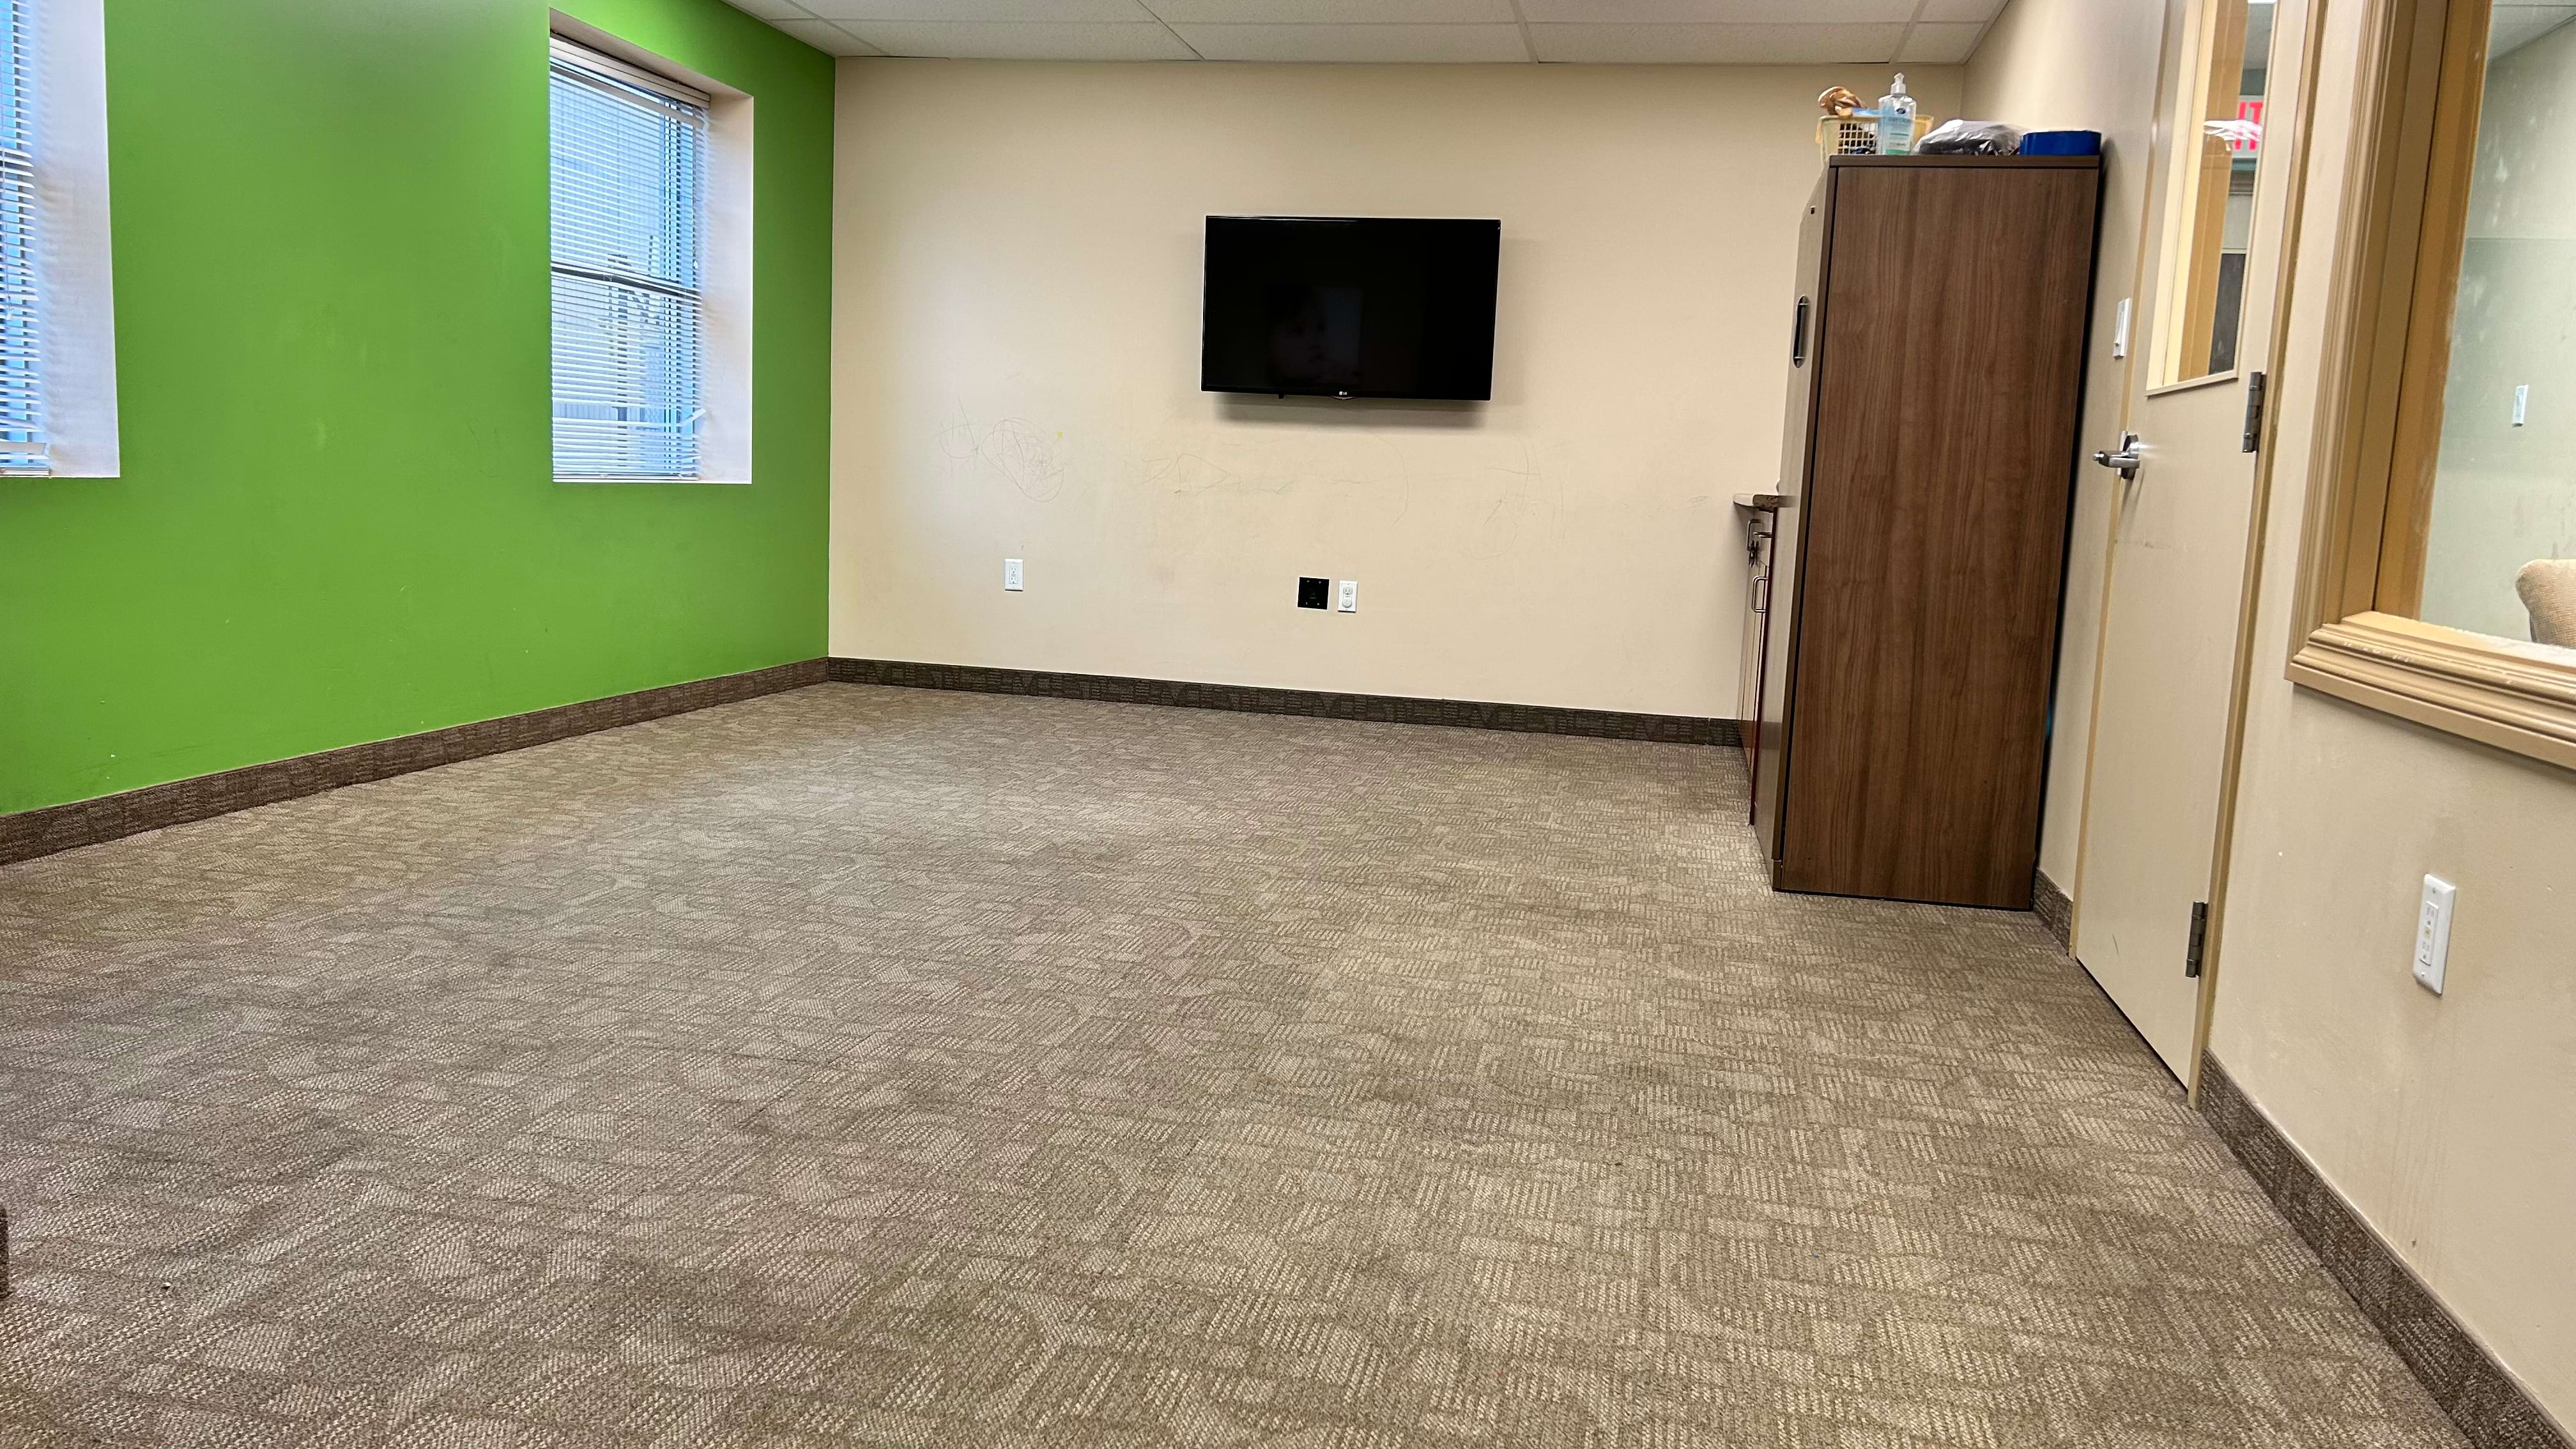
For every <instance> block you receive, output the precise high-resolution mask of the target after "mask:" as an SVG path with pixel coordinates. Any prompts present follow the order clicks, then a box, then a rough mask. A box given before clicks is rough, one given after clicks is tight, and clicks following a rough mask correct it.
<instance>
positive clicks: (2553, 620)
mask: <svg viewBox="0 0 2576 1449" xmlns="http://www.w3.org/2000/svg"><path fill="white" fill-rule="evenodd" d="M2571 22H2576V3H2568V4H2552V5H2519V4H2518V5H2498V6H2496V7H2495V10H2494V19H2493V22H2492V27H2493V28H2492V30H2491V32H2490V34H2489V36H2488V41H2487V69H2486V86H2485V102H2484V105H2483V107H2482V108H2481V110H2480V112H2479V120H2478V140H2477V164H2476V170H2475V172H2474V174H2473V176H2472V178H2471V180H2470V183H2469V214H2468V225H2467V227H2466V229H2465V230H2466V235H2465V238H2464V241H2463V245H2462V248H2461V254H2460V278H2459V292H2458V299H2457V301H2456V302H2455V303H2454V305H2453V311H2452V316H2451V347H2450V364H2449V375H2448V378H2447V380H2446V382H2445V384H2444V387H2443V395H2442V414H2441V442H2440V450H2439V453H2438V455H2437V460H2436V462H2435V464H2434V472H2433V480H2432V487H2431V488H2430V489H2429V490H2427V498H2426V501H2425V503H2424V505H2423V506H2424V516H2423V517H2422V518H2420V519H2416V520H2403V519H2392V520H2391V521H2390V522H2391V524H2392V530H2391V531H2392V532H2397V531H2399V530H2401V529H2403V528H2405V527H2406V526H2407V525H2409V524H2410V523H2411V524H2412V525H2413V526H2415V527H2417V528H2420V529H2422V530H2423V538H2424V545H2423V547H2424V555H2423V594H2422V599H2421V606H2420V608H2419V609H2418V610H2416V611H2415V612H2416V616H2417V617H2418V618H2421V619H2423V620H2424V621H2425V622H2427V623H2432V624H2443V625H2448V626H2450V627H2452V628H2456V629H2466V630H2470V631H2472V632H2474V633H2479V634H2490V635H2496V636H2500V637H2503V638H2507V639H2518V640H2532V641H2535V642H2538V643H2543V644H2550V645H2555V646H2558V647H2561V648H2576V152H2571V151H2570V150H2569V149H2568V148H2567V146H2566V145H2565V143H2564V141H2565V129H2564V128H2565V121H2564V116H2565V113H2566V97H2567V95H2568V93H2569V88H2570V87H2571V86H2576V24H2571ZM2398 602H2403V601H2402V600H2401V601H2398Z"/></svg>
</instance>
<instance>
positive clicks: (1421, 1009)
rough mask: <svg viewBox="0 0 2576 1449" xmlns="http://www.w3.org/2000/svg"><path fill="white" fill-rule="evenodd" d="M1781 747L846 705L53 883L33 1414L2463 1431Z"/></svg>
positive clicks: (1275, 1432)
mask: <svg viewBox="0 0 2576 1449" xmlns="http://www.w3.org/2000/svg"><path fill="white" fill-rule="evenodd" d="M1743 813H1744V785H1743V777H1742V768H1741V763H1740V761H1739V760H1738V758H1737V757H1736V756H1735V755H1734V754H1733V753H1732V752H1729V751H1724V750H1716V749H1700V748H1690V747H1683V746H1669V745H1648V744H1632V743H1622V742H1613V741H1599V740H1584V739H1567V738H1555V737H1542V736H1528V735H1510V734H1493V733H1482V732H1476V731H1468V730H1450V729H1434V728H1420V727H1407V726H1395V725H1371V724H1355V723H1346V722H1337V721H1322V720H1305V719H1288V718H1274V717H1262V716H1250V715H1234V714H1219V713H1202V712H1196V711H1187V710H1165V709H1154V708H1147V707H1137V706H1120V705H1101V704H1091V703H1082V702H1074V701H1060V700H1044V699H1026V698H1004V697H990V696H976V695H957V694H937V693H928V692H919V691H908V690H894V689H874V688H865V687H859V686H848V685H833V686H824V687H819V688H813V689H806V690H801V691H798V692H795V693H792V694H785V695H778V696H773V697H770V698H766V699H761V700H756V701H753V702H750V703H746V704H740V705H733V706H728V707H725V708H721V709H715V710H709V711H706V712H703V713H699V714H694V715H688V716H683V717H678V718H673V719H668V720H663V721H660V722H657V723H653V724H648V725H642V726H637V727H634V728H630V729H624V730H618V731H614V732H611V733H607V734H601V735H593V736H588V737H585V738H581V739H576V740H569V741H565V742H562V743H558V744H553V745H548V746H544V747H542V748H538V749H532V750H526V751H522V752H519V753H515V754H510V755H504V756H497V757H493V758H490V759H485V760H480V761H476V762H473V763H469V764H462V765H455V766H450V767H448V768H445V769H441V770H436V771H432V772H429V773H425V774H418V775H411V776H406V777H403V778H401V779H396V780H389V781H385V782H381V783H378V784H373V785H367V786H362V787H359V788H355V789H349V790H343V791H339V792H336V793H332V794H328V795H323V796H317V797H313V798H310V799H306V800H302V801H297V802H293V803H289V804H285V805H279V806H272V807H269V808H266V809H262V810H257V811H252V812H248V813H245V814H240V815H235V816H230V817H226V818H223V819H219V820H213V821H208V822H205V823H202V824H197V825H192V826H186V827H182V828H179V829H174V830H168V831H164V832H161V833H158V834H155V835H149V836H141V837H136V838H133V839H130V840H125V841H120V842H117V843H114V844H110V845H105V846H99V847H95V848H91V849H87V850H82V851H77V852H73V853H69V854H65V855H59V856H54V857H51V858H47V859H43V860H38V861H33V862H29V863H27V864H24V865H19V866H13V867H10V868H8V869H6V870H0V1202H5V1203H6V1204H7V1206H8V1209H9V1214H10V1226H11V1237H12V1240H13V1248H14V1252H13V1260H14V1265H15V1270H16V1292H15V1294H14V1295H13V1296H11V1297H10V1298H9V1299H7V1300H6V1301H5V1302H0V1444H5V1445H9V1446H13V1449H19V1446H27V1449H34V1446H43V1449H53V1446H68V1445H87V1444H98V1443H108V1444H135V1445H147V1444H148V1445H223V1446H259V1449H270V1446H302V1445H314V1446H335V1449H336V1446H351V1449H359V1446H380V1445H382V1446H403V1449H434V1446H438V1449H443V1446H451V1445H453V1446H473V1449H503V1446H510V1449H516V1446H593V1445H595V1446H610V1445H617V1446H626V1445H667V1446H683V1445H685V1446H722V1445H751V1444H759V1445H786V1446H794V1445H811V1446H822V1445H852V1444H867V1445H907V1446H939V1449H980V1446H1002V1449H1018V1446H1028V1449H1038V1446H1049V1449H1055V1446H1062V1449H1072V1446H1146V1445H1192V1446H1199V1445H1207V1446H1283V1449H1284V1446H1295V1449H1374V1446H1443V1445H1497V1446H1560V1445H1561V1446H1575V1445H1583V1446H1631V1449H1676V1446H1685V1445H1689V1446H1701V1445H1725V1446H1746V1449H1756V1446H1758V1449H1769V1446H1798V1449H1824V1446H1832V1449H1928V1446H1936V1445H1937V1446H1997V1449H2010V1446H2022V1445H2084V1446H2133V1449H2198V1446H2208V1445H2277V1446H2291V1445H2302V1446H2304V1445H2320V1446H2322V1445H2333V1446H2375V1445H2388V1446H2396V1445H2406V1446H2420V1445H2446V1444H2456V1443H2458V1442H2459V1441H2458V1440H2457V1438H2456V1436H2455V1435H2454V1433H2453V1431H2452V1430H2451V1429H2450V1427H2449V1426H2448V1424H2447V1423H2446V1422H2445V1421H2444V1420H2442V1419H2441V1418H2440V1416H2439V1414H2438V1411H2437V1410H2436V1409H2435V1408H2434V1407H2433V1405H2432V1404H2431V1402H2430V1401H2429V1400H2428V1399H2427V1398H2426V1397H2425V1396H2424V1394H2423V1393H2422V1392H2421V1390H2420V1389H2419V1388H2418V1387H2417V1385H2416V1384H2415V1382H2414V1381H2413V1380H2412V1379H2411V1378H2409V1377H2408V1376H2407V1374H2406V1373H2405V1371H2404V1370H2403V1368H2402V1367H2401V1366H2400V1365H2399V1364H2398V1362H2397V1360H2396V1359H2395V1358H2394V1357H2393V1356H2392V1355H2391V1354H2390V1353H2389V1352H2388V1350H2387V1349H2386V1348H2385V1347H2384V1346H2383V1345H2382V1343H2381V1342H2380V1341H2379V1339H2378V1338H2377V1337H2376V1336H2375V1335H2374V1334H2373V1332H2372V1331H2371V1329H2370V1327H2369V1326H2368V1324H2367V1323H2365V1322H2364V1320H2363V1319H2362V1317H2361V1315H2360V1313H2359V1312H2358V1311H2357V1310H2356V1309H2355V1308H2354V1307H2353V1306H2352V1305H2351V1304H2350V1302H2348V1301H2347V1300H2346V1299H2345V1298H2344V1297H2343V1296H2342V1295H2341V1293H2340V1292H2339V1291H2338V1290H2337V1289H2336V1288H2335V1287H2334V1286H2333V1285H2332V1284H2331V1283H2330V1282H2329V1281H2328V1279H2327V1278H2326V1277H2325V1275H2324V1273H2323V1271H2322V1270H2321V1269H2320V1268H2319V1267H2318V1266H2317V1264H2316V1262H2315V1260H2314V1259H2313V1258H2312V1257H2310V1256H2309V1254H2308V1252H2307V1251H2306V1249H2305V1248H2304V1247H2303V1246H2302V1245H2301V1244H2300V1243H2299V1241H2298V1240H2297V1239H2296V1238H2295V1237H2294V1236H2293V1235H2292V1233H2291V1232H2290V1230H2289V1229H2288V1228H2287V1227H2286V1226H2285V1225H2284V1224H2283V1223H2282V1221H2281V1220H2280V1218H2279V1217H2278V1216H2277V1215H2276V1214H2275V1213H2274V1212H2273V1210H2272V1208H2271V1207H2270V1206H2269V1205H2268V1204H2267V1203H2266V1202H2265V1200H2264V1199H2263V1197H2262V1196H2261V1194H2260V1193H2259V1192H2258V1191H2257V1190H2256V1188H2255V1186H2254V1185H2253V1183H2252V1182H2251V1181H2250V1180H2249V1179H2248V1178H2247V1177H2246V1176H2245V1175H2244V1174H2243V1173H2242V1172H2241V1171H2239V1170H2238V1169H2237V1168H2236V1166H2235V1165H2234V1163H2233V1161H2232V1160H2231V1159H2230V1158H2229V1157H2228V1155H2227V1153H2226V1151H2225V1149H2224V1148H2223V1147H2222V1146H2220V1144H2219V1143H2218V1141H2217V1140H2216V1139H2215V1138H2214V1137H2213V1136H2212V1135H2211V1134H2210V1132H2209V1131H2208V1130H2207V1129H2206V1128H2205V1127H2204V1126H2203V1125H2202V1124H2201V1123H2200V1122H2199V1121H2198V1119H2197V1118H2195V1117H2194V1116H2193V1115H2192V1114H2191V1113H2190V1112H2189V1111H2188V1110H2187V1109H2186V1108H2185V1107H2184V1105H2183V1103H2182V1102H2181V1100H2180V1097H2179V1094H2178V1092H2177V1091H2176V1090H2175V1088H2174V1085H2173V1083H2172V1081H2171V1079H2170V1078H2168V1077H2167V1076H2166V1075H2165V1074H2164V1072H2163V1071H2162V1069H2161V1068H2160V1067H2158V1066H2157V1064H2156V1063H2155V1062H2154V1061H2153V1059H2152V1058H2151V1057H2150V1056H2149V1055H2148V1053H2147V1051H2146V1049H2145V1048H2144V1047H2143V1046H2141V1045H2140V1044H2139V1043H2138V1042H2137V1040H2136V1039H2135V1038H2134V1037H2133V1036H2132V1035H2131V1034H2130V1032H2129V1030H2128V1028H2127V1027H2126V1026H2125V1025H2124V1024H2123V1023H2122V1022H2121V1020H2120V1019H2119V1017H2118V1016H2117V1014H2116V1013H2114V1012H2113V1010H2112V1009H2111V1007H2110V1006H2109V1005H2108V1004H2107V1003H2106V1002H2105V1001H2104V1000H2103V999H2102V998H2101V996H2100V995H2099V994H2098V993H2096V991H2095V990H2094V989H2093V987H2092V986H2091V984H2090V983H2089V982H2088V981H2087V980H2086V978H2085V977H2084V975H2083V974H2082V972H2081V970H2080V969H2079V968H2077V967H2076V966H2075V965H2074V964H2073V963H2072V962H2070V961H2069V960H2068V959H2067V958H2066V957H2065V956H2064V955H2063V954H2061V953H2060V952H2059V951H2058V950H2057V948H2056V946H2055V944H2054V943H2053V942H2052V941H2051V940H2050V939H2049V937H2048V936H2047V935H2046V933H2045V932H2044V931H2043V930H2042V929H2041V927H2040V926H2039V925H2038V924H2037V923H2036V922H2035V921H2034V920H2033V919H2032V918H2030V917H2028V916H2023V915H2013V914H2001V913H1975V912H1963V911H1950V910H1942V909H1935V908H1928V907H1920V906H1903V905H1892V904H1884V903H1875V902H1862V901H1847V900H1824V899H1807V898H1798V897H1783V896H1774V895H1772V894H1771V893H1770V892H1768V891H1767V890H1766V889H1764V888H1763V886H1762V884H1761V875H1760V871H1759V869H1758V862H1757V859H1756V850H1755V847H1754V845H1753V842H1752V839H1751V835H1750V832H1749V831H1748V830H1747V829H1746V827H1745V826H1744V825H1743V824H1742V816H1743Z"/></svg>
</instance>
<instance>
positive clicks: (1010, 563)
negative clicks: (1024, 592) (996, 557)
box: [1002, 558, 1020, 594]
mask: <svg viewBox="0 0 2576 1449" xmlns="http://www.w3.org/2000/svg"><path fill="white" fill-rule="evenodd" d="M1002 587H1003V588H1006V589H1008V590H1010V591H1011V592H1012V593H1015V594H1016V593H1018V592H1020V561H1019V560H1018V559H1015V558H1006V559H1004V560H1002Z"/></svg>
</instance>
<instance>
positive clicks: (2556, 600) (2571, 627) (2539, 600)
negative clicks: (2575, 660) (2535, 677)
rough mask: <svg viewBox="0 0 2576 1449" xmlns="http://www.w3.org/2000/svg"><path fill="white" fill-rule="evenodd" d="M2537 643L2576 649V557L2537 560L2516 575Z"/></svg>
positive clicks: (2515, 585)
mask: <svg viewBox="0 0 2576 1449" xmlns="http://www.w3.org/2000/svg"><path fill="white" fill-rule="evenodd" d="M2513 591H2514V592H2515V593H2517V594H2520V595H2522V606H2523V607H2524V608H2526V609H2528V610H2530V611H2531V637H2532V639H2533V641H2534V642H2536V643H2541V644H2555V645H2558V646H2559V647H2560V648H2562V649H2576V558H2544V559H2536V560H2534V561H2532V562H2530V563H2527V564H2524V565H2523V566H2522V572H2521V573H2519V574H2517V575H2515V576H2514V581H2513Z"/></svg>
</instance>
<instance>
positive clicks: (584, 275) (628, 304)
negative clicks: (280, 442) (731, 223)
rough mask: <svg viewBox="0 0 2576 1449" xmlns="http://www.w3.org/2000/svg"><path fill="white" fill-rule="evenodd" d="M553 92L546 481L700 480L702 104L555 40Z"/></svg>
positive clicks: (667, 84) (683, 90)
mask: <svg viewBox="0 0 2576 1449" xmlns="http://www.w3.org/2000/svg"><path fill="white" fill-rule="evenodd" d="M0 3H26V0H0ZM550 84H551V97H552V99H551V114H552V126H553V138H554V139H553V151H552V155H553V177H554V188H553V189H554V208H553V211H554V242H553V261H554V458H555V476H556V477H558V478H695V477H697V476H699V461H698V440H699V434H700V431H701V425H702V423H703V422H704V420H705V412H704V408H703V404H702V402H701V376H700V374H701V370H702V369H701V358H702V352H703V348H702V346H701V340H700V338H701V330H702V328H701V324H702V316H701V314H702V311H703V307H704V286H705V271H706V175H707V97H705V96H704V95H701V94H698V93H697V92H694V91H691V90H689V89H688V88H687V87H684V86H680V85H678V84H676V83H674V82H671V81H667V80H664V79H662V78H661V77H659V76H653V75H650V74H648V73H646V72H643V71H640V70H637V69H635V68H633V67H630V66H626V65H623V64H621V63H619V62H617V61H615V60H612V59H610V58H609V57H607V56H604V55H600V54H598V53H597V52H595V51H591V50H587V49H585V48H583V47H581V46H577V45H574V44H572V43H570V42H568V41H563V40H557V41H555V42H554V65H553V74H552V79H551V83H550Z"/></svg>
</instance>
